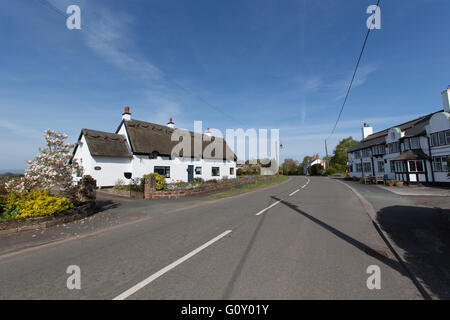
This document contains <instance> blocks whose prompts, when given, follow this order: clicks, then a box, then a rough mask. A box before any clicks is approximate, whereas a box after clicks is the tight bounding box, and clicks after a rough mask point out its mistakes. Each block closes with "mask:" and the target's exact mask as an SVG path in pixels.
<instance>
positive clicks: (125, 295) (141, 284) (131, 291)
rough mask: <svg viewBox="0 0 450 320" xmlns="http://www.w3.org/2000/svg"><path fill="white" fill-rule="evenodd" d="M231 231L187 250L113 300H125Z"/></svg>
mask: <svg viewBox="0 0 450 320" xmlns="http://www.w3.org/2000/svg"><path fill="white" fill-rule="evenodd" d="M230 232H231V230H227V231H225V232H224V233H221V234H219V235H218V236H217V237H215V238H214V239H211V240H209V241H208V242H206V243H205V244H203V245H201V246H200V247H198V248H197V249H195V250H193V251H191V252H189V253H188V254H186V255H185V256H183V257H181V258H180V259H178V260H177V261H174V262H172V263H171V264H169V265H168V266H167V267H165V268H163V269H161V270H159V271H158V272H156V273H154V274H152V275H151V276H150V277H148V278H147V279H144V280H143V281H141V282H139V283H138V284H136V285H134V286H133V287H131V288H130V289H128V290H127V291H125V292H123V293H121V294H120V295H118V296H117V297H115V298H114V299H113V300H125V299H126V298H128V297H129V296H131V295H132V294H134V293H136V292H137V291H139V290H141V289H142V288H144V287H145V286H146V285H148V284H150V283H151V282H153V281H154V280H156V279H158V278H159V277H161V276H162V275H163V274H165V273H167V272H169V271H170V270H172V269H173V268H175V267H176V266H178V265H180V264H182V263H183V262H185V261H186V260H188V259H190V258H192V257H193V256H195V255H196V254H197V253H199V252H200V251H202V250H204V249H206V248H207V247H209V246H210V245H212V244H213V243H214V242H216V241H219V240H220V239H222V238H223V237H225V236H226V235H228V234H229V233H230Z"/></svg>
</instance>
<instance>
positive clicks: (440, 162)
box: [433, 156, 450, 172]
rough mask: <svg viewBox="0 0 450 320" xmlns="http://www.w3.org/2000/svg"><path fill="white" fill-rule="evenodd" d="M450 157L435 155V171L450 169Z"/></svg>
mask: <svg viewBox="0 0 450 320" xmlns="http://www.w3.org/2000/svg"><path fill="white" fill-rule="evenodd" d="M449 160H450V157H446V156H444V157H434V158H433V168H434V171H437V172H447V171H448V162H449Z"/></svg>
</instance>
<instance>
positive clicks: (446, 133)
mask: <svg viewBox="0 0 450 320" xmlns="http://www.w3.org/2000/svg"><path fill="white" fill-rule="evenodd" d="M445 135H446V136H447V144H450V130H447V131H446V132H445Z"/></svg>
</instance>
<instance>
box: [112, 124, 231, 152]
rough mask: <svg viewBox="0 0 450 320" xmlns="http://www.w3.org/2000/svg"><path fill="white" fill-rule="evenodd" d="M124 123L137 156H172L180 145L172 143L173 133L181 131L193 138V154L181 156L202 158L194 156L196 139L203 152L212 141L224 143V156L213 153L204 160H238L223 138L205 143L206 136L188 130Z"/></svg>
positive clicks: (213, 138) (212, 138)
mask: <svg viewBox="0 0 450 320" xmlns="http://www.w3.org/2000/svg"><path fill="white" fill-rule="evenodd" d="M123 123H124V124H125V128H126V131H127V133H128V139H129V141H130V144H131V149H132V150H133V153H136V154H152V153H155V152H156V153H158V154H160V155H166V156H168V155H171V153H172V150H173V148H174V147H175V146H176V145H177V144H178V143H179V141H172V139H171V137H172V133H173V132H174V131H175V130H179V132H185V133H186V134H188V135H189V136H190V138H191V154H190V155H187V154H183V152H182V153H181V154H180V156H183V157H197V158H200V157H201V154H194V151H195V150H194V139H199V140H198V141H202V151H203V152H204V151H205V148H206V147H207V146H208V145H209V144H210V143H211V142H212V141H214V142H217V143H222V142H223V151H222V152H223V154H222V156H220V155H219V154H217V156H216V155H215V154H214V153H213V154H212V155H211V156H210V157H208V156H203V158H211V159H227V157H228V158H229V159H233V160H236V159H237V158H236V155H235V154H234V153H233V151H231V149H230V148H229V147H228V144H227V143H226V142H225V140H224V139H222V138H218V137H211V141H203V136H204V135H202V134H199V133H194V132H191V131H187V130H181V129H173V128H169V127H167V126H162V125H159V124H155V123H151V122H145V121H139V120H124V121H123ZM119 128H120V126H119ZM118 130H119V129H118ZM180 141H181V140H180Z"/></svg>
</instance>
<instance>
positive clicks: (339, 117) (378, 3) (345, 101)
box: [327, 0, 381, 139]
mask: <svg viewBox="0 0 450 320" xmlns="http://www.w3.org/2000/svg"><path fill="white" fill-rule="evenodd" d="M380 2H381V0H378V2H377V9H376V10H378V8H379V6H380ZM375 13H376V11H375ZM371 30H372V29H370V28H367V33H366V37H365V38H364V43H363V46H362V48H361V52H360V53H359V57H358V61H357V63H356V67H355V71H354V72H353V76H352V80H351V81H350V84H349V86H348V89H347V93H346V95H345V99H344V102H343V103H342V107H341V110H340V111H339V115H338V117H337V119H336V123H335V124H334V127H333V130H331V133H330V135H329V136H328V138H327V139H329V138H330V137H331V136H332V135H333V134H334V132H335V130H336V127H337V125H338V123H339V120H340V119H341V115H342V111H344V107H345V104H346V103H347V100H348V96H349V95H350V90H351V89H352V86H353V82H354V81H355V77H356V73H357V72H358V68H359V64H360V62H361V58H362V56H363V53H364V49H365V48H366V44H367V39H369V35H370V31H371Z"/></svg>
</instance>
